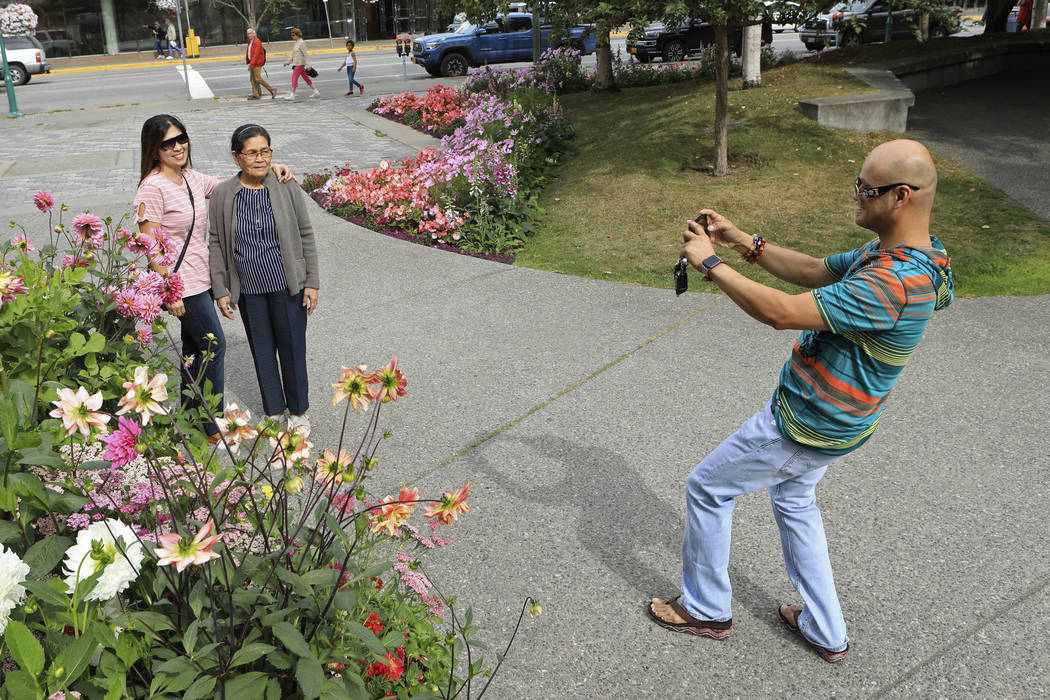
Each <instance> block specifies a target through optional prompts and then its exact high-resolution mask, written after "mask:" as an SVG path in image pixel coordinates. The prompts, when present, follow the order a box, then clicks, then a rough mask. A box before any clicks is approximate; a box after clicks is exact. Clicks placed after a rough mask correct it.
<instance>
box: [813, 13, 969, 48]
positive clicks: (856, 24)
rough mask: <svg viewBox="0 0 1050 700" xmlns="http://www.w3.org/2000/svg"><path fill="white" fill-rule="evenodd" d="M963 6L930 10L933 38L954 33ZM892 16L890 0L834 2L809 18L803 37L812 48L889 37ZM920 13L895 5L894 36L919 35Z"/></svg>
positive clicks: (908, 37)
mask: <svg viewBox="0 0 1050 700" xmlns="http://www.w3.org/2000/svg"><path fill="white" fill-rule="evenodd" d="M961 14H962V10H961V9H959V8H956V7H943V8H940V9H938V10H936V11H934V12H931V13H930V38H931V39H939V38H941V37H946V36H950V35H951V34H954V33H955V32H957V31H959V30H960V29H961V28H962V20H961V18H960V16H961ZM889 17H890V12H889V5H887V3H886V0H849V1H848V2H840V3H838V4H837V5H834V6H832V8H831V9H830V10H828V11H827V12H825V13H821V14H819V15H817V16H816V17H814V18H813V19H811V20H809V21H808V22H806V23H805V24H804V25H803V26H802V29H801V30H800V31H799V38H800V39H801V40H802V43H803V44H805V45H806V48H807V49H808V50H810V51H819V50H820V49H822V48H824V47H825V46H847V47H850V46H860V45H861V44H870V43H873V42H879V41H885V40H886V24H887V20H888V19H889ZM917 22H918V15H917V14H916V13H915V10H913V9H911V8H902V9H894V11H893V23H892V26H891V28H890V38H891V39H910V38H914V37H915V27H916V24H917Z"/></svg>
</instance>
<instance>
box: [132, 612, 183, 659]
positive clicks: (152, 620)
mask: <svg viewBox="0 0 1050 700" xmlns="http://www.w3.org/2000/svg"><path fill="white" fill-rule="evenodd" d="M127 619H128V621H129V622H130V623H133V624H134V625H135V626H136V627H138V628H139V629H142V630H147V631H148V632H150V633H152V634H157V633H158V632H164V631H170V630H174V629H175V626H174V625H172V624H171V620H169V619H168V618H167V617H165V616H164V615H161V614H160V613H155V612H147V611H145V610H140V611H137V612H133V613H130V614H128V615H127ZM129 666H130V664H129Z"/></svg>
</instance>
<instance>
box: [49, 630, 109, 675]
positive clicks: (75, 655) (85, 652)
mask: <svg viewBox="0 0 1050 700" xmlns="http://www.w3.org/2000/svg"><path fill="white" fill-rule="evenodd" d="M96 647H98V642H97V641H95V636H94V635H92V634H84V635H81V636H80V637H78V638H77V639H76V640H74V642H73V643H72V644H70V645H68V646H66V648H64V649H63V650H62V651H61V652H59V654H58V656H57V657H55V660H54V662H53V663H52V664H51V671H50V672H49V673H48V676H49V679H48V680H49V681H50V683H51V686H52V687H56V686H57V687H58V688H59V689H61V688H67V687H69V685H70V684H71V683H73V682H74V681H75V680H76V679H78V678H80V674H82V673H84V669H86V668H87V667H88V663H89V662H90V661H91V657H92V656H94V655H95V649H96ZM59 671H61V673H59ZM52 679H53V680H52Z"/></svg>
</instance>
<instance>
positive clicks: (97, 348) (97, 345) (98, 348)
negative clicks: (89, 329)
mask: <svg viewBox="0 0 1050 700" xmlns="http://www.w3.org/2000/svg"><path fill="white" fill-rule="evenodd" d="M105 347H106V336H104V335H102V334H101V333H92V334H91V337H90V338H88V341H87V344H86V345H85V346H84V352H85V353H88V352H102V351H103V350H104V349H105Z"/></svg>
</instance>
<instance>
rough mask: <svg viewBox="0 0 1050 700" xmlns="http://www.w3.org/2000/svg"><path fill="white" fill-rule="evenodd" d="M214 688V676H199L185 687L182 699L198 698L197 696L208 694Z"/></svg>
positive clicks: (191, 699) (195, 699)
mask: <svg viewBox="0 0 1050 700" xmlns="http://www.w3.org/2000/svg"><path fill="white" fill-rule="evenodd" d="M214 689H215V676H201V677H200V678H198V679H197V680H195V681H194V682H193V685H191V686H190V687H189V688H187V689H186V694H185V695H183V696H182V700H198V698H203V697H206V696H207V695H209V694H210V693H211V691H212V690H214Z"/></svg>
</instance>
